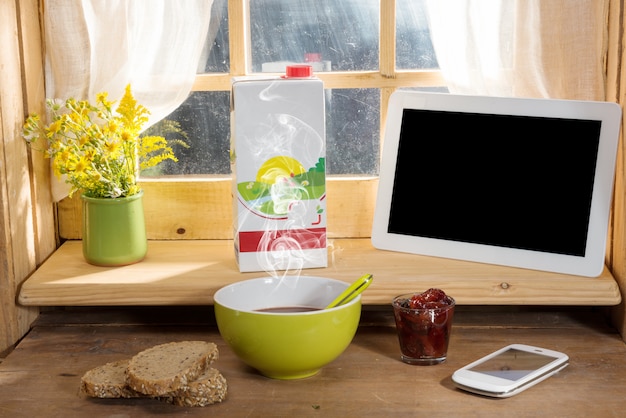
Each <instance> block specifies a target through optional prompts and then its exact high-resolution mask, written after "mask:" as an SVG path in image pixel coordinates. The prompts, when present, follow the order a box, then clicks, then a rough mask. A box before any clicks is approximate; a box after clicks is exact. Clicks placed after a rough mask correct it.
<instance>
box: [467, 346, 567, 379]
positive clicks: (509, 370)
mask: <svg viewBox="0 0 626 418" xmlns="http://www.w3.org/2000/svg"><path fill="white" fill-rule="evenodd" d="M554 360H556V357H552V356H547V355H545V354H538V353H533V352H529V351H522V350H517V349H514V348H510V349H508V350H506V351H503V352H502V353H500V354H498V355H497V356H495V357H492V358H490V359H489V360H487V361H485V362H483V363H480V364H477V365H476V366H474V367H472V368H471V369H469V370H471V371H473V372H477V373H483V374H487V375H490V376H495V377H500V378H502V379H507V380H511V381H515V380H519V379H521V378H523V377H524V376H526V375H528V374H529V373H532V372H533V371H535V370H537V369H539V368H541V367H543V366H545V365H546V364H548V363H550V362H551V361H554Z"/></svg>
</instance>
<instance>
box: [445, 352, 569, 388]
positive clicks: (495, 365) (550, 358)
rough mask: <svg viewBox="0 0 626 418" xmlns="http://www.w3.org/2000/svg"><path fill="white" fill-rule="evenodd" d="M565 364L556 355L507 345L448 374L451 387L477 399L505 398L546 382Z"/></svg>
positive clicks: (564, 357) (566, 359)
mask: <svg viewBox="0 0 626 418" xmlns="http://www.w3.org/2000/svg"><path fill="white" fill-rule="evenodd" d="M568 364H569V357H568V356H567V355H566V354H564V353H560V352H558V351H553V350H547V349H545V348H539V347H533V346H530V345H525V344H511V345H509V346H506V347H504V348H501V349H500V350H498V351H496V352H494V353H491V354H489V355H487V356H485V357H483V358H481V359H479V360H476V361H475V362H473V363H470V364H468V365H467V366H465V367H462V368H460V369H459V370H457V371H455V372H454V373H453V374H452V381H453V382H454V384H455V385H456V386H457V387H458V388H460V389H463V390H467V391H469V392H473V393H478V394H480V395H486V396H493V397H497V398H507V397H509V396H513V395H516V394H518V393H520V392H522V391H524V390H526V389H528V388H529V387H531V386H534V385H536V384H537V383H539V382H541V381H543V380H545V379H547V378H548V377H550V376H552V375H553V374H555V373H557V372H558V371H560V370H562V369H563V368H565V367H566V366H567V365H568Z"/></svg>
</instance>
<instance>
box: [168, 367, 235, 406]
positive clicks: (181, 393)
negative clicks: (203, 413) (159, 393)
mask: <svg viewBox="0 0 626 418" xmlns="http://www.w3.org/2000/svg"><path fill="white" fill-rule="evenodd" d="M227 390H228V385H227V384H226V379H225V378H224V376H222V374H221V373H220V372H219V371H218V370H216V369H214V368H209V369H207V370H206V371H205V372H204V373H203V374H202V375H200V377H198V379H196V380H194V381H193V382H189V383H188V385H187V386H185V387H183V388H181V389H179V390H178V391H176V393H175V394H172V396H167V397H166V398H165V400H166V401H167V402H169V403H171V404H174V405H178V406H207V405H211V404H214V403H217V402H222V401H223V400H224V398H225V397H226V392H227Z"/></svg>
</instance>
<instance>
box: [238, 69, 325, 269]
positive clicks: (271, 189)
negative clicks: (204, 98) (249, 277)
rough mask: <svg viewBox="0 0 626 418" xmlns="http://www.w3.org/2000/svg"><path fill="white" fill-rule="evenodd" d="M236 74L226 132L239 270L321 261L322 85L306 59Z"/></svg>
mask: <svg viewBox="0 0 626 418" xmlns="http://www.w3.org/2000/svg"><path fill="white" fill-rule="evenodd" d="M286 72H287V74H286V75H285V76H282V77H275V76H274V77H272V76H258V77H257V76H254V77H237V78H235V79H233V84H232V95H231V97H232V103H231V124H232V126H231V131H232V142H233V143H232V150H231V151H232V157H233V185H234V190H233V197H234V199H233V202H234V227H235V231H234V236H235V240H234V243H235V256H236V259H237V263H238V265H239V270H240V271H242V272H249V271H267V272H274V271H277V270H298V269H302V268H312V267H326V266H327V249H326V200H325V198H326V170H325V167H326V163H325V158H326V155H325V152H326V147H325V118H324V86H323V83H322V81H321V80H319V79H317V78H315V77H313V76H312V70H311V67H310V66H308V65H294V66H289V67H287V70H286Z"/></svg>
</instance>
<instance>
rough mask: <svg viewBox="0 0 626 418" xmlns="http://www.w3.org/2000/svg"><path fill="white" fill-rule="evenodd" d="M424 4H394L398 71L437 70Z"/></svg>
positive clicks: (412, 0)
mask: <svg viewBox="0 0 626 418" xmlns="http://www.w3.org/2000/svg"><path fill="white" fill-rule="evenodd" d="M424 3H425V0H397V2H396V67H397V68H398V69H400V70H413V69H436V68H439V64H438V63H437V58H436V57H435V51H434V50H433V46H432V43H431V41H430V31H429V29H428V18H427V15H426V5H425V4H424Z"/></svg>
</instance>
